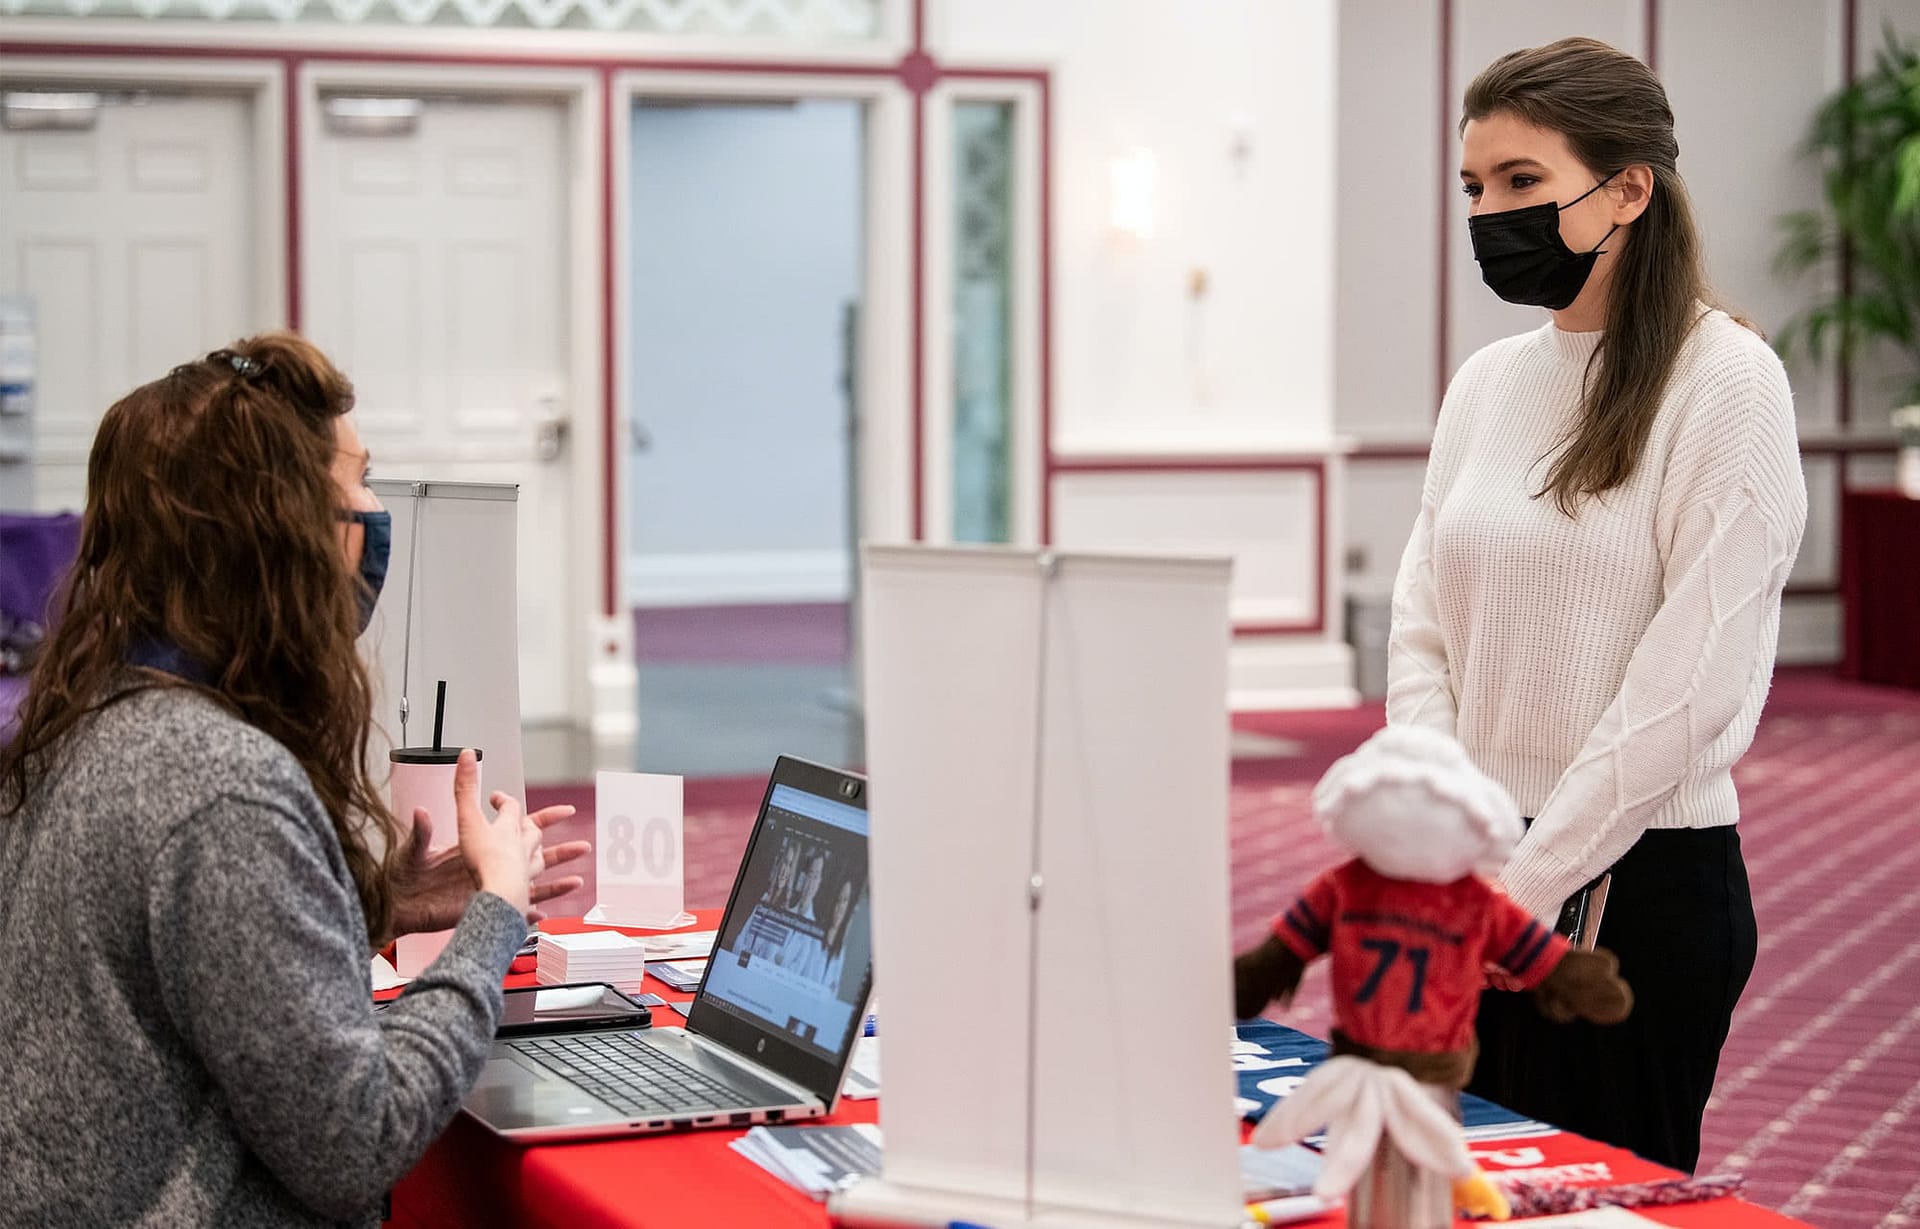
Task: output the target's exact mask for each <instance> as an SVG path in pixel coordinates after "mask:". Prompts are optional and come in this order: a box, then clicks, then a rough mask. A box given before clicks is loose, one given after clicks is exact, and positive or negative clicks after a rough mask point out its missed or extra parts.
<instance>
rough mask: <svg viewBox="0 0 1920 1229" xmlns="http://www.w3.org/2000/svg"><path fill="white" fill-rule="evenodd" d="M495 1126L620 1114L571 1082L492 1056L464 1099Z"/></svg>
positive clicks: (506, 1127)
mask: <svg viewBox="0 0 1920 1229" xmlns="http://www.w3.org/2000/svg"><path fill="white" fill-rule="evenodd" d="M462 1104H463V1106H464V1108H465V1109H466V1110H467V1111H468V1112H469V1113H471V1114H473V1115H475V1116H476V1117H478V1118H480V1119H482V1120H484V1121H485V1122H486V1123H488V1124H489V1125H490V1126H492V1127H493V1128H494V1129H495V1130H499V1131H515V1130H524V1129H526V1128H529V1127H558V1126H571V1125H574V1124H585V1123H592V1122H604V1121H608V1120H611V1119H618V1118H620V1117H621V1115H620V1114H618V1113H616V1112H614V1110H613V1107H611V1106H609V1105H607V1104H606V1103H605V1102H603V1101H599V1100H596V1099H595V1098H593V1097H591V1096H589V1095H588V1094H587V1093H586V1092H585V1091H584V1090H582V1089H580V1088H577V1087H575V1086H574V1085H573V1084H572V1083H570V1082H568V1081H566V1080H563V1079H560V1078H558V1077H557V1076H554V1075H552V1074H550V1073H548V1072H546V1071H543V1070H541V1069H540V1068H539V1067H538V1066H537V1065H535V1064H533V1063H526V1062H520V1061H517V1060H515V1059H512V1058H490V1059H488V1060H487V1063H486V1066H484V1067H482V1068H481V1069H480V1079H479V1081H478V1082H477V1083H475V1084H474V1086H473V1091H472V1092H469V1093H468V1094H467V1096H466V1100H465V1101H464V1102H463V1103H462Z"/></svg>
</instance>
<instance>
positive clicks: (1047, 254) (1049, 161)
mask: <svg viewBox="0 0 1920 1229" xmlns="http://www.w3.org/2000/svg"><path fill="white" fill-rule="evenodd" d="M1052 268H1053V78H1052V77H1042V78H1041V79H1040V269H1041V273H1040V544H1041V545H1042V546H1048V545H1051V544H1052V542H1053V469H1054V454H1053V278H1052V276H1050V274H1049V273H1048V271H1049V270H1051V269H1052Z"/></svg>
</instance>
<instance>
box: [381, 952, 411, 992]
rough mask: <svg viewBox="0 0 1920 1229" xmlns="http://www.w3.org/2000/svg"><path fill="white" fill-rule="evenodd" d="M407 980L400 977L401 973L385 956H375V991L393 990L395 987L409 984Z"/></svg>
mask: <svg viewBox="0 0 1920 1229" xmlns="http://www.w3.org/2000/svg"><path fill="white" fill-rule="evenodd" d="M407 980H408V979H406V978H404V977H402V976H400V973H399V971H398V970H396V969H395V968H394V967H393V965H392V964H391V963H389V962H388V960H387V958H386V957H385V956H375V957H374V958H373V988H374V989H375V990H391V989H393V988H394V987H395V986H404V985H406V984H407Z"/></svg>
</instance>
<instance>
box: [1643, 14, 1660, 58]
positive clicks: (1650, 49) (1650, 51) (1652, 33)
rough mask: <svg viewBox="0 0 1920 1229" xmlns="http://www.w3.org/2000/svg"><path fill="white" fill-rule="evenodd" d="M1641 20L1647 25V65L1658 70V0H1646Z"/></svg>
mask: <svg viewBox="0 0 1920 1229" xmlns="http://www.w3.org/2000/svg"><path fill="white" fill-rule="evenodd" d="M1643 21H1644V23H1645V25H1646V27H1647V55H1646V60H1647V67H1648V68H1651V69H1652V70H1653V71H1654V72H1656V73H1657V72H1659V71H1660V0H1647V7H1646V13H1645V15H1644V17H1643Z"/></svg>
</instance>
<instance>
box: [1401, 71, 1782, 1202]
mask: <svg viewBox="0 0 1920 1229" xmlns="http://www.w3.org/2000/svg"><path fill="white" fill-rule="evenodd" d="M1464 110H1465V115H1464V118H1463V120H1462V123H1461V132H1462V140H1463V145H1462V160H1461V168H1460V177H1461V180H1462V182H1463V186H1464V188H1465V191H1466V193H1467V195H1468V197H1469V198H1471V200H1472V202H1473V204H1472V209H1471V213H1472V217H1471V219H1470V221H1469V227H1470V229H1471V237H1472V241H1473V249H1474V255H1475V257H1476V259H1477V260H1478V261H1479V263H1480V268H1481V274H1482V276H1483V278H1484V279H1485V281H1486V283H1487V285H1488V287H1489V288H1490V289H1491V290H1492V291H1493V292H1494V293H1495V294H1498V295H1499V296H1500V297H1501V298H1503V299H1506V300H1508V301H1509V302H1513V303H1521V304H1529V305H1532V306H1536V307H1543V308H1546V309H1547V310H1548V311H1549V312H1551V313H1552V319H1551V320H1550V321H1549V322H1548V323H1546V324H1545V325H1544V326H1543V327H1541V328H1538V329H1535V330H1534V331H1532V332H1530V333H1524V334H1521V335H1519V336H1517V337H1509V338H1507V339H1506V340H1504V341H1498V342H1495V343H1493V344H1492V345H1490V346H1488V347H1486V348H1485V349H1483V350H1481V351H1480V352H1479V353H1477V354H1475V355H1474V356H1473V357H1472V358H1470V359H1468V360H1467V362H1466V363H1465V364H1464V365H1463V366H1462V367H1461V368H1460V370H1459V372H1458V373H1457V374H1456V375H1455V376H1454V378H1453V382H1452V384H1451V385H1450V386H1449V388H1448V389H1447V395H1446V399H1445V403H1444V405H1443V407H1442V409H1441V413H1440V421H1439V424H1438V427H1437V428H1436V431H1435V436H1434V443H1433V452H1432V457H1431V460H1430V461H1429V463H1428V467H1427V477H1426V485H1425V489H1424V493H1423V498H1422V501H1421V509H1420V515H1419V518H1418V520H1417V521H1416V522H1415V525H1414V529H1413V535H1412V538H1411V540H1410V541H1409V542H1408V544H1407V550H1406V554H1405V556H1404V558H1403V559H1402V561H1401V564H1400V573H1399V578H1398V581H1397V583H1396V585H1395V591H1394V603H1393V607H1394V620H1393V622H1394V626H1393V634H1392V637H1391V640H1390V647H1389V669H1388V693H1387V719H1388V721H1389V722H1390V723H1392V724H1408V725H1426V726H1431V727H1433V728H1435V729H1438V730H1442V731H1444V732H1446V733H1448V734H1452V735H1454V736H1456V737H1457V738H1459V739H1460V741H1461V742H1462V743H1464V744H1465V746H1466V748H1467V750H1468V752H1469V753H1470V754H1471V755H1472V757H1473V759H1474V761H1475V762H1476V763H1477V764H1478V765H1479V766H1480V767H1481V768H1482V769H1483V770H1484V771H1486V772H1487V773H1488V774H1489V775H1491V776H1492V777H1494V778H1495V779H1496V780H1498V781H1499V782H1500V783H1501V784H1502V785H1504V786H1505V787H1506V788H1507V790H1508V791H1509V792H1510V793H1512V795H1513V796H1514V798H1515V799H1516V800H1517V801H1518V802H1519V804H1520V806H1521V809H1522V811H1523V812H1524V813H1525V814H1527V815H1529V816H1532V817H1533V821H1532V824H1531V827H1530V828H1529V830H1528V832H1527V835H1526V838H1525V839H1524V840H1523V841H1522V842H1521V844H1520V846H1519V848H1518V849H1517V850H1516V851H1515V852H1514V854H1513V857H1512V859H1511V860H1510V861H1509V862H1508V864H1507V866H1506V868H1505V870H1504V872H1503V873H1502V875H1501V882H1502V883H1503V885H1504V886H1505V889H1506V891H1507V892H1508V893H1509V894H1511V896H1512V897H1513V898H1514V899H1515V900H1516V901H1518V902H1519V903H1520V904H1522V905H1523V906H1525V907H1526V908H1527V909H1529V910H1531V911H1532V912H1533V913H1534V915H1535V916H1536V917H1539V918H1541V919H1543V920H1544V919H1553V918H1556V917H1557V916H1558V914H1559V913H1560V910H1561V907H1562V903H1563V902H1565V901H1566V900H1567V899H1568V898H1569V897H1570V896H1572V895H1574V894H1575V893H1576V892H1578V891H1579V890H1580V889H1581V887H1582V886H1583V885H1585V884H1587V883H1588V882H1589V881H1591V880H1593V879H1595V878H1596V877H1597V876H1599V875H1600V874H1601V873H1602V872H1605V871H1608V870H1609V869H1611V871H1612V883H1611V893H1610V896H1609V898H1608V899H1607V902H1606V907H1605V913H1604V920H1603V922H1602V924H1601V929H1600V935H1599V941H1600V943H1601V945H1602V946H1605V947H1607V948H1609V949H1611V950H1612V951H1614V952H1616V953H1617V954H1618V955H1619V957H1620V972H1621V975H1622V976H1623V977H1624V978H1625V979H1626V980H1627V982H1628V983H1629V984H1630V985H1631V986H1632V987H1633V992H1634V1011H1633V1015H1632V1016H1631V1018H1629V1019H1628V1020H1627V1021H1626V1022H1625V1023H1624V1024H1620V1025H1616V1026H1612V1027H1601V1026H1596V1025H1589V1024H1578V1023H1576V1024H1571V1025H1559V1024H1550V1023H1548V1022H1547V1021H1545V1020H1544V1019H1543V1018H1542V1017H1541V1016H1540V1015H1539V1013H1538V1012H1537V1011H1535V1009H1534V1008H1533V1006H1532V1004H1531V1003H1530V1002H1529V1001H1528V1000H1527V999H1526V998H1525V997H1524V996H1522V995H1519V994H1510V993H1504V992H1502V991H1499V990H1493V991H1489V992H1488V993H1487V994H1486V995H1484V996H1483V998H1482V1002H1481V1008H1480V1015H1479V1033H1480V1045H1481V1055H1480V1061H1479V1067H1478V1070H1477V1072H1476V1075H1475V1078H1474V1082H1473V1084H1472V1085H1471V1088H1472V1090H1473V1091H1475V1092H1478V1093H1480V1094H1481V1095H1483V1096H1486V1097H1489V1098H1492V1099H1494V1100H1496V1101H1500V1102H1503V1103H1505V1104H1507V1105H1509V1106H1511V1107H1512V1108H1514V1109H1516V1110H1520V1111H1522V1112H1524V1113H1528V1114H1532V1115H1534V1116H1536V1117H1539V1118H1541V1119H1543V1120H1546V1121H1549V1122H1553V1123H1555V1124H1557V1125H1560V1126H1564V1127H1568V1128H1570V1129H1572V1130H1575V1131H1579V1132H1581V1133H1582V1134H1585V1135H1589V1136H1592V1137H1595V1138H1597V1139H1601V1140H1604V1141H1606V1142H1608V1143H1612V1144H1616V1145H1619V1146H1622V1147H1626V1148H1630V1149H1632V1150H1633V1151H1635V1152H1638V1153H1640V1154H1641V1155H1643V1156H1645V1157H1648V1158H1650V1159H1652V1160H1655V1161H1659V1162H1662V1163H1664V1164H1667V1165H1670V1166H1673V1167H1674V1168H1677V1169H1681V1170H1687V1171H1691V1170H1692V1169H1693V1168H1694V1167H1695V1165H1696V1164H1697V1162H1698V1159H1699V1153H1700V1121H1701V1116H1702V1114H1703V1113H1704V1111H1705V1108H1706V1103H1707V1096H1708V1094H1709V1093H1710V1092H1711V1091H1712V1088H1713V1079H1714V1069H1715V1066H1716V1065H1717V1063H1718V1061H1719V1055H1720V1048H1721V1045H1722V1044H1723V1043H1724V1042H1725V1040H1726V1036H1727V1029H1728V1025H1729V1022H1730V1020H1731V1018H1732V1014H1733V1008H1734V1004H1735V1003H1736V1002H1737V1001H1738V1000H1739V998H1740V992H1741V990H1742V989H1743V988H1744V986H1745V985H1746V981H1747V977H1748V975H1749V974H1750V973H1751V972H1752V970H1753V962H1754V956H1755V945H1756V931H1755V924H1754V915H1753V903H1752V899H1751V897H1750V895H1749V893H1748V888H1747V876H1746V869H1745V865H1744V864H1743V862H1742V861H1741V856H1740V840H1739V837H1738V835H1737V834H1736V832H1735V828H1734V824H1735V821H1736V820H1737V819H1738V818H1739V801H1738V799H1737V798H1736V796H1735V792H1734V785H1733V779H1732V776H1731V775H1730V770H1731V769H1732V767H1733V765H1734V763H1735V761H1737V760H1738V759H1739V758H1740V756H1741V754H1742V753H1744V752H1745V751H1746V749H1747V746H1748V745H1749V743H1750V742H1751V741H1752V738H1753V732H1754V726H1755V723H1756V722H1757V720H1758V719H1759V716H1760V709H1761V705H1762V704H1763V703H1764V701H1765V700H1766V695H1767V687H1768V684H1769V682H1770V681H1771V678H1772V674H1773V662H1774V649H1775V642H1776V640H1777V638H1778V633H1779V623H1780V592H1781V589H1782V587H1783V586H1784V585H1785V583H1786V579H1787V573H1788V571H1789V570H1790V569H1791V568H1792V565H1793V560H1794V555H1795V552H1796V551H1797V550H1798V549H1799V544H1800V535H1801V531H1802V529H1803V528H1804V526H1805V523H1806V506H1807V505H1806V488H1805V484H1804V482H1803V481H1802V478H1801V473H1800V463H1799V453H1798V446H1797V444H1796V441H1795V435H1794V418H1793V402H1792V395H1791V393H1790V392H1789V390H1788V387H1787V378H1786V374H1785V372H1784V371H1783V369H1782V368H1781V365H1780V362H1779V360H1778V359H1777V358H1776V357H1775V356H1774V354H1773V352H1772V351H1771V350H1770V349H1769V348H1768V347H1767V344H1766V342H1765V341H1764V340H1763V339H1762V338H1761V337H1760V336H1758V335H1757V334H1756V333H1755V332H1754V331H1752V330H1751V329H1749V328H1747V327H1744V326H1743V324H1742V323H1741V322H1739V321H1737V320H1735V319H1733V318H1731V317H1729V316H1728V315H1727V314H1726V313H1725V312H1723V311H1720V310H1718V309H1716V308H1714V307H1712V306H1711V305H1710V304H1709V302H1708V301H1707V295H1708V292H1707V289H1706V284H1705V277H1704V273H1703V270H1702V267H1701V253H1700V240H1699V235H1698V232H1697V230H1696V228H1695V225H1694V220H1693V212H1692V208H1691V206H1690V205H1689V203H1688V200H1687V193H1686V188H1685V186H1684V185H1683V184H1682V182H1681V179H1680V174H1679V171H1678V169H1677V166H1676V163H1677V160H1678V156H1679V146H1678V144H1677V142H1676V141H1675V139H1674V122H1673V112H1672V111H1671V109H1670V108H1669V107H1668V104H1667V97H1666V92H1665V90H1663V89H1662V88H1661V85H1660V81H1659V79H1658V78H1656V77H1655V76H1654V75H1653V73H1652V72H1651V71H1650V70H1649V69H1648V68H1647V67H1646V65H1644V64H1642V63H1641V62H1640V61H1639V60H1636V59H1634V58H1633V57H1631V56H1629V55H1626V54H1624V53H1623V52H1620V51H1617V50H1615V49H1614V48H1612V47H1609V46H1607V45H1606V44H1604V43H1599V42H1595V41H1593V40H1591V39H1584V38H1575V39H1565V40H1562V41H1560V42H1557V43H1554V44H1552V45H1550V46H1546V47H1537V48H1531V49H1528V50H1523V51H1516V52H1513V53H1512V54H1510V55H1506V56H1503V57H1502V58H1500V59H1499V60H1497V61H1495V62H1494V63H1493V64H1492V65H1490V66H1489V67H1488V68H1487V69H1486V70H1485V71H1484V72H1482V73H1481V74H1480V75H1479V77H1477V78H1476V79H1475V80H1474V82H1473V84H1472V85H1471V86H1469V87H1468V89H1467V95H1466V102H1465V109H1464Z"/></svg>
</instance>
